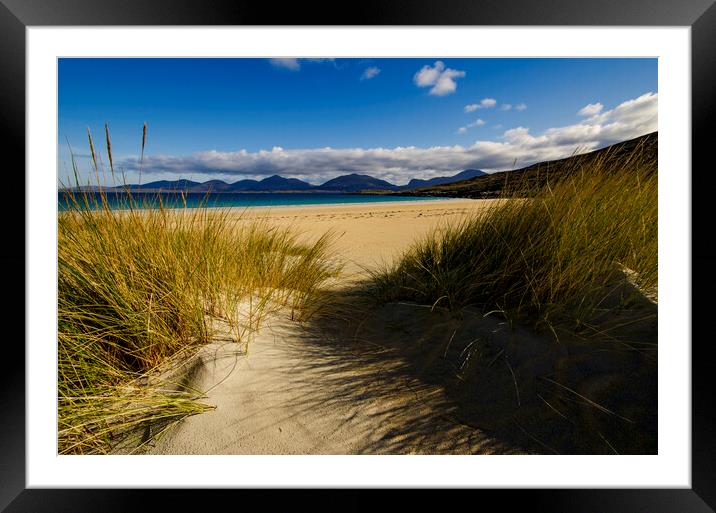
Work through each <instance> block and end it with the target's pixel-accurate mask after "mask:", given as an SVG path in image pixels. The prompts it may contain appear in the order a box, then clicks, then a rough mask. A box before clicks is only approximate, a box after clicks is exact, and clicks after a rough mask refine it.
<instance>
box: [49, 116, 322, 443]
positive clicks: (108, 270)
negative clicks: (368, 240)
mask: <svg viewBox="0 0 716 513" xmlns="http://www.w3.org/2000/svg"><path fill="white" fill-rule="evenodd" d="M144 130H145V131H146V128H145V129H144ZM145 133H146V132H145ZM90 145H91V146H90V147H91V151H92V155H93V161H94V162H96V157H95V153H94V145H93V144H92V140H91V136H90ZM110 148H111V145H110V142H109V137H107V149H108V151H111V150H110ZM110 162H111V154H110ZM66 194H67V196H66V200H67V201H66V203H67V209H66V210H65V211H63V212H60V213H59V215H58V390H59V399H58V401H59V402H58V428H59V436H58V438H59V452H60V453H75V454H76V453H106V452H110V451H112V450H114V449H115V448H116V447H118V446H121V445H123V444H126V443H127V440H128V439H130V438H136V439H137V441H138V442H143V441H146V440H145V439H144V438H146V437H145V434H146V433H147V432H148V430H149V426H150V424H154V425H156V424H157V423H159V424H166V423H167V422H171V421H173V420H179V419H181V418H183V417H185V416H187V415H191V414H195V413H200V412H202V411H205V410H207V409H209V408H211V406H209V405H207V404H204V403H202V402H201V400H200V399H201V393H200V392H197V391H194V390H190V389H187V388H186V387H182V386H179V384H177V383H173V382H171V380H166V379H162V378H161V375H162V374H163V373H165V372H164V371H166V370H167V368H168V367H170V366H171V365H172V364H173V363H175V362H177V361H180V360H181V359H182V358H183V357H186V356H188V355H189V354H191V353H192V352H193V351H194V350H196V349H197V348H198V347H199V346H200V345H202V344H206V343H208V342H209V341H211V340H212V337H214V336H215V334H216V331H217V329H220V330H221V331H222V336H224V337H225V336H226V335H227V334H228V336H230V337H231V338H232V339H233V340H234V341H236V342H237V343H242V344H246V343H248V340H249V339H250V336H251V333H252V332H254V331H255V330H256V329H257V328H258V327H259V325H260V323H261V320H262V318H263V317H264V316H266V315H267V314H269V313H270V312H271V311H272V310H275V309H278V308H285V307H287V306H288V307H289V308H290V309H291V311H292V312H293V316H294V318H303V317H306V316H309V315H310V314H311V313H312V312H313V311H314V310H315V309H316V308H317V307H318V304H319V303H320V290H321V285H322V284H323V283H324V282H325V281H326V280H327V279H329V278H330V277H331V276H333V275H335V272H336V269H335V268H334V267H333V266H332V264H330V263H329V262H328V261H327V256H328V247H329V244H330V240H331V237H330V235H325V236H323V237H321V238H320V239H319V240H318V241H315V242H314V243H312V244H306V243H301V242H299V241H298V239H297V236H296V235H295V234H294V233H292V232H291V231H290V230H286V229H275V228H271V227H269V226H266V225H264V224H260V223H253V224H247V223H242V222H241V221H240V219H237V218H236V217H234V218H232V217H230V216H229V215H228V212H227V211H223V210H219V209H202V208H197V209H188V208H180V209H167V208H163V207H162V206H161V205H159V207H158V208H140V207H142V206H145V205H141V204H140V203H139V202H140V200H138V199H136V198H133V197H132V196H131V195H128V196H127V200H126V204H125V205H123V206H124V207H125V208H124V209H117V206H116V205H113V208H110V203H109V201H108V199H107V196H106V194H100V195H99V196H97V195H95V194H90V193H86V192H77V191H75V192H72V191H70V192H68V193H66ZM159 201H161V198H159ZM154 206H155V207H156V206H157V205H154Z"/></svg>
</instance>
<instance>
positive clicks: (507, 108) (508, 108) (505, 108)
mask: <svg viewBox="0 0 716 513" xmlns="http://www.w3.org/2000/svg"><path fill="white" fill-rule="evenodd" d="M511 108H512V104H511V103H503V104H502V105H500V110H510V109H511Z"/></svg>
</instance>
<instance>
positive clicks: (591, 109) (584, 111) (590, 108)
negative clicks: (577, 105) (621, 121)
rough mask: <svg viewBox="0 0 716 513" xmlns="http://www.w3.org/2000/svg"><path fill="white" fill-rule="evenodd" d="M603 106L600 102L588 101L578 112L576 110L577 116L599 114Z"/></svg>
mask: <svg viewBox="0 0 716 513" xmlns="http://www.w3.org/2000/svg"><path fill="white" fill-rule="evenodd" d="M603 108H604V105H602V104H601V103H599V102H597V103H590V104H588V105H586V106H584V107H582V108H581V109H579V112H577V115H578V116H594V115H595V114H599V113H600V112H602V109H603Z"/></svg>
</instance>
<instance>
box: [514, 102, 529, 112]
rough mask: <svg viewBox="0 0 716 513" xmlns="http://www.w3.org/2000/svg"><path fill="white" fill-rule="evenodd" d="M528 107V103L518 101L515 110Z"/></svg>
mask: <svg viewBox="0 0 716 513" xmlns="http://www.w3.org/2000/svg"><path fill="white" fill-rule="evenodd" d="M526 109H527V105H526V104H524V103H518V104H517V105H515V110H526Z"/></svg>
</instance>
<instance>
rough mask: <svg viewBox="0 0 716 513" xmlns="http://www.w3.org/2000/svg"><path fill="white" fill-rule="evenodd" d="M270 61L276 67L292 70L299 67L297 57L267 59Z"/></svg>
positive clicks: (296, 69)
mask: <svg viewBox="0 0 716 513" xmlns="http://www.w3.org/2000/svg"><path fill="white" fill-rule="evenodd" d="M269 60H270V61H271V64H273V65H274V66H276V67H277V68H286V69H290V70H292V71H298V70H299V69H301V63H299V62H298V59H269Z"/></svg>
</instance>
